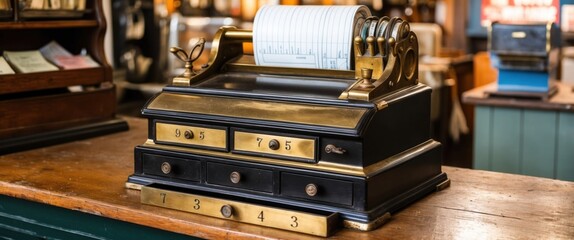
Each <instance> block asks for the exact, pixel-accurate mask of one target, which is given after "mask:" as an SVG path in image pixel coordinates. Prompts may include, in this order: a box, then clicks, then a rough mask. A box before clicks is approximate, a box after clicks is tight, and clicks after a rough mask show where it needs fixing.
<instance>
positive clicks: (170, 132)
mask: <svg viewBox="0 0 574 240" xmlns="http://www.w3.org/2000/svg"><path fill="white" fill-rule="evenodd" d="M155 141H158V142H164V143H175V144H179V145H186V146H203V147H209V148H216V149H221V150H226V149H227V130H226V129H216V128H208V127H199V126H193V125H178V124H171V123H163V122H156V123H155Z"/></svg>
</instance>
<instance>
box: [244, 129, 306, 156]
mask: <svg viewBox="0 0 574 240" xmlns="http://www.w3.org/2000/svg"><path fill="white" fill-rule="evenodd" d="M315 141H316V140H315V139H306V138H296V137H285V136H277V135H267V134H260V133H251V132H242V131H234V133H233V150H235V151H244V152H251V153H264V154H272V155H279V156H285V157H292V158H302V159H306V160H312V161H314V160H315ZM272 142H273V143H275V144H276V145H277V148H276V149H274V146H275V144H273V143H272Z"/></svg>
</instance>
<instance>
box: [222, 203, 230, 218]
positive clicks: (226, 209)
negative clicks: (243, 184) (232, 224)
mask: <svg viewBox="0 0 574 240" xmlns="http://www.w3.org/2000/svg"><path fill="white" fill-rule="evenodd" d="M219 211H220V212H221V215H222V216H223V217H225V218H230V217H231V216H233V207H232V206H230V205H228V204H225V205H223V206H221V209H220V210H219Z"/></svg>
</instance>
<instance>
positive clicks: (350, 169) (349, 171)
mask: <svg viewBox="0 0 574 240" xmlns="http://www.w3.org/2000/svg"><path fill="white" fill-rule="evenodd" d="M143 146H144V147H149V148H155V149H162V150H168V151H178V152H187V153H193V154H198V155H205V156H214V157H221V158H227V159H233V160H239V161H248V162H257V163H265V164H274V165H280V166H285V167H295V168H304V169H312V170H318V171H324V172H332V173H340V174H345V175H351V176H361V177H364V176H365V175H364V173H363V168H362V167H355V166H349V165H343V164H322V163H305V162H300V161H290V160H278V159H273V158H267V157H258V156H250V155H242V154H234V153H230V152H218V151H210V150H202V149H194V148H186V147H178V146H168V145H161V144H155V143H154V142H153V140H151V139H148V140H147V141H146V142H145V143H144V144H143Z"/></svg>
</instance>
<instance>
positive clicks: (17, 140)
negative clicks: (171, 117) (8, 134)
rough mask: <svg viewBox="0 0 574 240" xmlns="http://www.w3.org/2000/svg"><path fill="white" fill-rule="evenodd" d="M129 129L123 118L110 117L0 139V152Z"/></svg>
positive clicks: (15, 150) (27, 148)
mask: <svg viewBox="0 0 574 240" xmlns="http://www.w3.org/2000/svg"><path fill="white" fill-rule="evenodd" d="M128 129H129V126H128V124H127V122H126V121H125V120H123V119H118V118H114V119H110V120H104V121H100V122H95V123H90V124H84V125H80V126H74V127H69V128H64V129H59V130H54V131H47V132H41V133H38V134H30V135H25V136H20V137H13V138H7V139H2V140H0V154H7V153H13V152H18V151H23V150H29V149H33V148H39V147H44V146H50V145H55V144H60V143H65V142H70V141H74V140H79V139H85V138H90V137H96V136H100V135H104V134H109V133H114V132H119V131H126V130H128Z"/></svg>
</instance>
